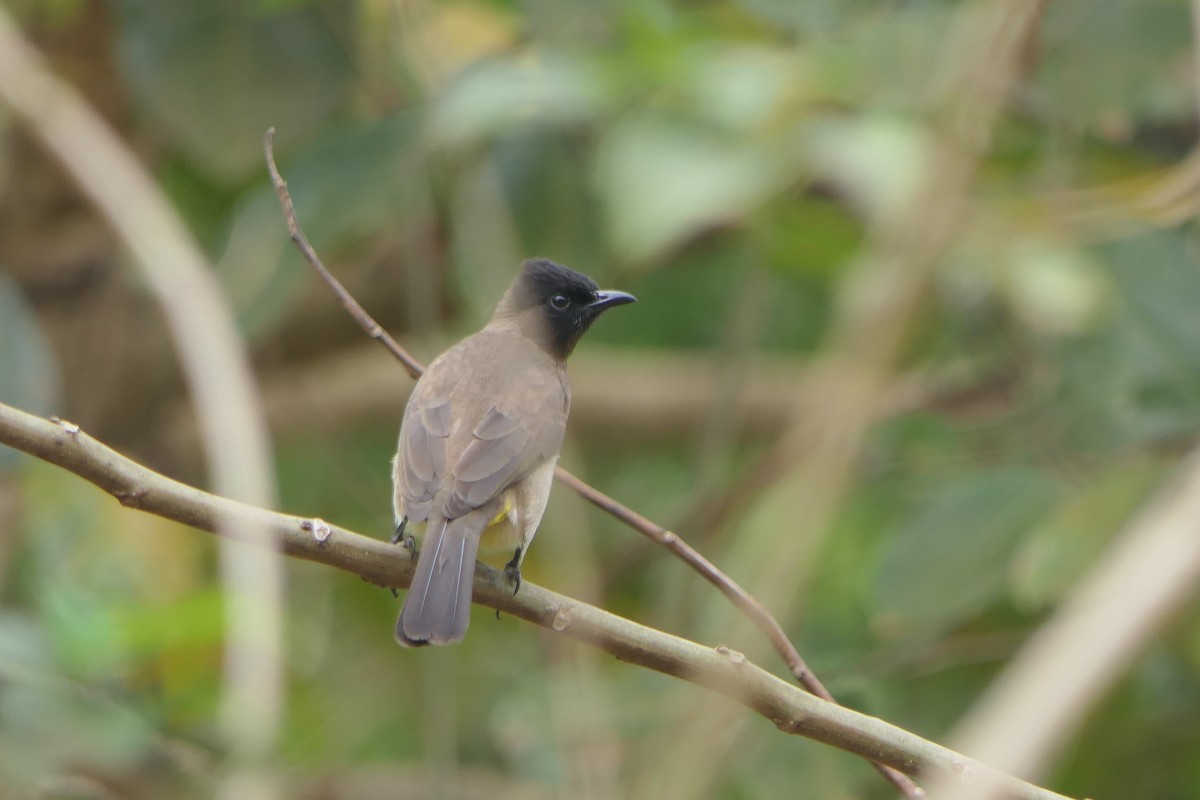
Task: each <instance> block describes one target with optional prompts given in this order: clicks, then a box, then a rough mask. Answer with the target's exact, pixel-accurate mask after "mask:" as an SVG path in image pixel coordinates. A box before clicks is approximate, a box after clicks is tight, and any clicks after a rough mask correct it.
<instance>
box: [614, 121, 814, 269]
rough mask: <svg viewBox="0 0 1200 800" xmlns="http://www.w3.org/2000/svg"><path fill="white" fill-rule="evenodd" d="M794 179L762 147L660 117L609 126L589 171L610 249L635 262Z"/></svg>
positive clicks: (735, 214)
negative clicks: (594, 165) (604, 215)
mask: <svg viewBox="0 0 1200 800" xmlns="http://www.w3.org/2000/svg"><path fill="white" fill-rule="evenodd" d="M794 177H795V170H794V168H793V169H788V168H787V166H786V165H785V164H782V163H780V162H779V160H778V159H777V158H776V157H773V154H771V153H768V152H765V151H764V150H763V148H760V147H755V146H752V145H751V143H749V142H746V141H740V140H735V139H729V138H726V137H722V136H717V135H714V134H711V133H707V132H705V131H703V130H699V129H697V128H696V127H694V126H689V125H684V124H681V123H678V122H675V121H672V120H670V119H669V118H667V117H665V116H661V115H658V116H656V115H646V116H642V117H637V118H634V119H630V120H627V121H625V122H623V123H620V124H618V125H617V126H616V127H615V128H613V130H611V131H610V132H609V134H608V136H607V137H606V139H605V141H604V142H603V143H602V145H601V152H600V155H599V158H598V165H597V172H596V178H597V184H598V186H599V189H600V195H601V198H602V200H603V202H604V204H605V206H606V209H607V216H608V223H609V230H610V232H611V236H612V239H613V246H614V248H615V249H616V250H617V251H618V252H619V253H621V254H622V255H624V256H625V257H626V258H629V259H631V260H634V261H640V260H648V259H650V258H652V257H653V256H655V255H657V254H659V253H661V252H662V251H664V250H666V249H668V248H670V247H673V246H675V245H677V244H679V243H680V242H681V241H682V240H684V239H686V238H688V237H690V236H693V235H695V234H697V233H699V232H700V231H701V230H703V229H704V228H707V227H709V226H711V225H715V224H717V223H721V222H728V221H732V220H735V219H737V218H739V217H740V216H741V215H742V214H743V213H745V212H746V211H748V210H749V209H750V208H751V207H753V206H754V205H756V204H758V203H760V202H761V201H763V200H764V199H765V198H766V197H768V196H769V195H770V194H772V193H773V192H775V191H777V190H778V189H779V188H781V187H782V185H784V184H785V183H786V182H787V181H789V180H793V179H794Z"/></svg>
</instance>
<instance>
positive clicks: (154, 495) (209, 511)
mask: <svg viewBox="0 0 1200 800" xmlns="http://www.w3.org/2000/svg"><path fill="white" fill-rule="evenodd" d="M0 444H3V445H8V446H10V447H13V448H15V449H17V450H20V451H22V452H25V453H28V454H29V455H31V456H34V457H36V458H39V459H41V460H43V461H46V462H48V463H51V464H56V465H58V466H59V467H62V468H63V469H66V470H68V471H70V472H72V473H74V474H76V475H78V476H79V477H81V478H83V479H84V480H87V481H89V482H91V483H93V484H95V485H96V486H98V487H99V488H101V489H103V490H104V491H106V492H108V493H109V494H111V495H112V496H113V497H115V498H116V499H117V500H119V501H120V503H121V504H122V505H124V506H126V507H128V508H132V509H137V510H139V511H144V512H146V513H150V514H155V515H157V516H160V517H164V518H166V519H171V520H175V521H176V522H181V523H183V524H185V525H189V526H191V527H193V528H196V529H198V530H202V531H207V532H209V533H216V534H218V535H222V536H239V535H240V532H241V531H243V530H245V529H247V528H257V529H259V530H263V531H266V532H268V534H269V536H270V538H271V543H270V545H271V546H272V547H273V548H274V549H276V550H278V551H280V552H283V553H284V554H286V555H289V556H292V557H294V558H301V559H305V560H307V561H314V562H317V563H320V564H325V565H326V566H330V567H334V568H337V569H341V570H344V571H346V572H349V573H351V574H354V575H357V576H359V577H361V578H363V579H365V580H367V581H370V582H372V583H375V584H378V585H380V586H385V587H405V586H408V585H409V583H410V582H411V580H412V574H413V570H414V562H413V560H412V559H411V558H410V557H409V555H408V554H407V553H405V552H404V551H403V550H402V549H401V548H398V547H394V546H392V545H390V544H387V543H386V542H384V541H382V540H380V539H373V538H370V537H367V536H363V535H361V534H358V533H354V532H352V531H349V530H346V529H344V528H339V527H337V526H335V525H330V524H329V523H327V522H324V521H323V520H320V519H304V518H301V517H296V516H291V515H288V514H280V513H276V512H274V511H269V510H267V509H264V508H258V507H255V506H252V505H247V504H245V503H239V502H237V501H234V500H229V499H226V498H223V497H218V496H216V495H212V494H209V493H207V492H203V491H201V490H199V489H196V488H194V487H191V486H188V485H186V484H183V483H180V482H179V481H175V480H173V479H171V478H168V477H166V476H164V475H160V474H159V473H157V472H154V471H152V470H150V469H148V468H147V467H144V466H142V465H141V464H138V463H137V462H135V461H133V460H131V459H129V458H126V457H125V456H123V455H121V454H120V453H118V452H116V451H115V450H113V449H111V448H109V447H107V446H106V445H104V444H103V443H101V442H98V441H96V440H95V439H93V438H92V437H91V436H89V435H88V434H87V433H86V432H84V431H82V430H80V428H79V426H77V425H74V424H72V423H70V422H66V421H63V420H57V419H51V420H46V419H43V418H41V417H38V416H35V415H33V414H27V413H25V412H24V411H19V410H17V409H15V408H12V407H11V406H7V405H4V404H3V403H0ZM259 543H260V544H263V543H262V542H261V541H260V542H259ZM474 601H475V602H477V603H479V604H481V605H485V606H488V607H490V608H495V609H497V610H500V611H503V612H506V613H508V614H511V615H512V616H514V617H518V618H520V619H523V620H526V621H528V622H532V623H534V624H535V625H539V626H541V627H543V628H546V629H547V630H550V631H553V632H555V633H559V634H562V635H564V636H568V637H570V638H572V639H575V640H576V641H579V642H582V643H584V644H587V645H590V646H592V647H596V648H598V649H600V650H602V651H604V652H606V653H609V654H611V655H613V656H615V657H617V658H619V659H621V660H622V661H626V662H628V663H630V664H636V665H638V666H642V667H647V668H649V669H653V670H655V671H657V672H661V673H663V674H665V675H671V676H674V677H676V678H679V679H681V680H684V681H687V682H689V683H694V684H696V685H697V686H703V687H705V688H707V689H710V690H712V691H714V692H717V693H719V694H721V695H723V696H725V697H728V698H730V699H732V700H734V701H736V702H738V703H740V704H742V705H743V706H745V707H746V708H749V709H751V710H752V711H755V712H756V713H758V714H760V715H762V716H763V717H765V718H767V719H769V720H770V721H771V722H772V723H773V724H774V725H775V726H776V727H778V728H779V729H780V730H781V731H783V732H785V733H789V734H793V735H797V736H803V737H805V738H809V739H813V740H815V741H819V742H823V743H825V744H829V745H832V746H833V747H837V748H839V749H841V750H845V751H846V752H849V753H853V754H855V755H859V756H862V757H864V758H868V759H874V760H877V761H878V762H881V763H885V764H888V765H889V766H891V767H894V768H896V769H903V770H905V771H908V772H913V773H919V774H922V775H929V776H943V775H944V776H946V777H949V778H951V779H955V780H966V779H973V778H976V777H978V776H979V775H981V774H988V775H990V774H991V773H992V772H993V771H992V770H989V769H988V768H987V767H985V766H984V765H983V764H980V763H978V762H975V761H971V760H970V759H967V758H965V757H963V756H962V755H960V754H958V753H955V752H954V751H952V750H948V749H947V748H945V747H942V746H941V745H938V744H936V743H934V742H930V741H927V740H925V739H922V738H921V737H919V736H916V735H915V734H912V733H909V732H908V731H905V730H903V729H901V728H897V727H896V726H894V725H891V724H888V723H886V722H884V721H882V720H880V719H877V718H875V717H871V716H868V715H866V714H861V713H859V712H857V711H853V710H851V709H848V708H845V707H843V706H839V705H837V704H835V703H827V702H824V701H822V700H820V699H818V698H816V697H814V696H812V695H811V694H809V693H807V692H805V691H803V690H801V689H800V688H799V687H796V686H793V685H791V684H789V683H787V682H786V681H783V680H781V679H780V678H777V677H775V676H774V675H772V674H771V673H769V672H767V671H766V670H764V669H762V668H761V667H758V666H757V665H755V664H754V663H753V662H751V661H750V660H749V659H747V658H746V657H745V656H744V655H742V654H741V653H738V652H736V651H733V650H730V649H728V648H725V647H715V648H713V647H705V646H703V645H700V644H697V643H696V642H692V641H689V640H687V639H683V638H681V637H678V636H673V635H671V634H668V633H664V632H663V631H659V630H655V629H654V628H650V627H647V626H645V625H640V624H638V623H636V622H633V621H632V620H628V619H625V618H624V617H619V616H617V615H616V614H612V613H610V612H608V611H605V610H603V609H600V608H597V607H595V606H592V605H589V604H588V603H583V602H580V601H578V600H575V599H573V598H570V597H566V596H563V595H559V594H556V593H554V592H551V591H548V590H546V589H543V588H542V587H540V586H537V585H536V584H534V583H532V582H530V581H522V583H521V591H520V592H518V593H516V594H515V595H514V594H513V592H512V584H511V582H510V581H509V580H508V578H507V577H506V576H505V575H504V573H503V572H502V571H499V570H494V569H492V568H490V567H488V566H486V565H483V564H480V565H478V566H477V567H476V571H475V587H474ZM997 777H998V780H1000V781H1001V782H1002V783H1003V785H1004V787H1005V788H1006V790H1007V791H1008V792H1009V794H1010V796H1011V797H1012V798H1016V800H1065V798H1064V796H1063V795H1059V794H1056V793H1054V792H1052V791H1050V790H1048V789H1043V788H1041V787H1037V786H1033V785H1031V784H1029V783H1026V782H1024V781H1021V780H1019V779H1017V778H1014V777H1011V776H997Z"/></svg>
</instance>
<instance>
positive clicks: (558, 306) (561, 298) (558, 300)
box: [550, 294, 571, 311]
mask: <svg viewBox="0 0 1200 800" xmlns="http://www.w3.org/2000/svg"><path fill="white" fill-rule="evenodd" d="M569 305H571V298H569V297H567V296H566V295H565V294H556V295H554V296H553V297H551V298H550V306H551V308H553V309H555V310H556V311H562V310H563V309H564V308H566V307H567V306H569Z"/></svg>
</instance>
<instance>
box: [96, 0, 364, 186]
mask: <svg viewBox="0 0 1200 800" xmlns="http://www.w3.org/2000/svg"><path fill="white" fill-rule="evenodd" d="M117 6H118V8H119V10H120V15H119V20H120V40H119V50H118V53H119V56H120V59H121V66H122V67H123V68H124V71H125V75H126V79H127V81H128V83H129V86H130V88H131V89H132V90H133V92H134V94H135V96H136V97H137V99H138V100H139V101H140V102H141V103H142V104H143V105H144V106H145V108H146V110H147V111H148V112H149V113H150V114H151V115H152V116H153V117H154V118H155V119H156V120H157V121H158V122H159V123H160V124H161V125H162V126H163V127H164V128H165V129H166V130H167V132H168V133H169V134H170V135H171V137H172V139H173V140H174V142H175V144H176V145H178V146H179V147H180V148H182V149H183V150H185V151H186V152H187V153H188V154H189V155H190V156H191V158H193V159H195V160H196V161H197V162H198V163H199V164H200V165H201V166H203V167H204V168H205V169H207V170H208V171H209V172H210V173H211V174H213V175H214V176H217V177H220V178H222V179H225V180H237V179H239V178H241V177H243V176H244V175H246V174H247V173H248V172H250V171H252V170H257V169H259V168H260V165H261V164H262V136H263V132H264V131H266V129H267V128H268V127H270V126H272V125H274V126H275V127H276V128H277V129H278V131H279V134H278V135H279V142H278V146H279V148H280V149H281V150H282V149H286V147H287V145H288V143H289V142H293V141H298V140H300V139H302V138H304V137H306V136H308V135H309V134H311V133H312V131H313V130H314V129H315V128H316V127H317V126H319V125H320V124H322V123H323V122H324V121H325V120H326V119H327V118H328V117H329V114H330V112H331V111H333V110H334V109H335V108H336V107H337V106H339V105H341V104H342V103H344V102H345V99H346V97H347V88H348V86H349V81H350V77H351V71H350V64H349V62H348V61H347V53H346V49H345V46H344V44H343V43H342V42H341V41H339V39H338V36H337V33H336V26H334V25H331V24H330V21H331V20H330V15H329V11H330V9H328V8H321V9H316V8H296V9H291V10H287V11H280V12H279V13H274V14H267V13H264V12H263V10H262V9H256V8H255V7H254V6H253V5H252V4H245V3H240V2H237V0H209V1H208V2H174V3H163V2H158V0H120V2H118V3H117Z"/></svg>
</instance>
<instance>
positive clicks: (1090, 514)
mask: <svg viewBox="0 0 1200 800" xmlns="http://www.w3.org/2000/svg"><path fill="white" fill-rule="evenodd" d="M1166 471H1167V470H1166V468H1165V467H1164V466H1163V465H1162V464H1161V463H1159V462H1157V461H1149V460H1137V461H1134V462H1132V463H1120V464H1116V465H1114V466H1111V467H1109V468H1107V469H1104V470H1102V471H1101V472H1100V474H1098V475H1096V476H1095V477H1094V478H1093V479H1092V480H1091V481H1089V482H1088V484H1087V485H1086V486H1084V487H1082V488H1081V489H1079V490H1078V491H1075V492H1073V493H1072V494H1071V495H1070V496H1068V497H1066V498H1065V499H1064V500H1063V501H1062V502H1061V503H1059V505H1058V506H1057V507H1056V508H1055V509H1054V511H1053V512H1052V513H1051V514H1050V515H1049V516H1047V517H1046V518H1045V519H1044V520H1043V521H1042V522H1041V523H1040V524H1039V525H1038V526H1037V527H1036V528H1034V530H1033V533H1032V534H1031V535H1030V536H1029V538H1028V539H1027V540H1026V541H1025V542H1023V543H1022V545H1021V547H1020V550H1019V551H1018V552H1017V554H1016V557H1015V558H1014V559H1013V570H1012V578H1011V583H1012V594H1013V598H1014V600H1015V601H1016V602H1017V603H1018V605H1020V606H1021V607H1022V608H1024V609H1025V610H1027V611H1030V612H1036V611H1040V610H1042V609H1043V608H1045V607H1047V606H1050V605H1053V604H1054V603H1055V602H1056V601H1057V600H1058V599H1059V598H1061V597H1062V595H1063V594H1064V593H1066V591H1067V589H1068V588H1070V587H1071V585H1072V584H1074V583H1075V581H1076V580H1078V579H1079V578H1080V577H1081V576H1082V575H1083V574H1084V573H1085V572H1086V571H1087V568H1088V567H1089V566H1090V565H1091V564H1092V562H1094V561H1095V559H1096V557H1097V556H1098V555H1099V554H1100V553H1101V551H1103V549H1104V547H1105V545H1107V544H1108V542H1109V541H1110V540H1111V539H1112V537H1113V535H1114V534H1115V533H1116V532H1117V531H1118V530H1119V529H1120V528H1121V527H1122V526H1123V525H1124V524H1125V522H1126V521H1127V520H1128V519H1129V517H1130V515H1132V514H1133V512H1134V511H1136V510H1137V508H1138V507H1139V506H1140V505H1141V503H1142V501H1143V500H1144V499H1145V498H1146V496H1147V494H1148V493H1149V492H1150V491H1151V490H1152V489H1153V487H1154V486H1155V485H1156V484H1157V483H1158V482H1159V481H1160V480H1161V479H1162V477H1163V476H1164V474H1165V473H1166Z"/></svg>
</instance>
